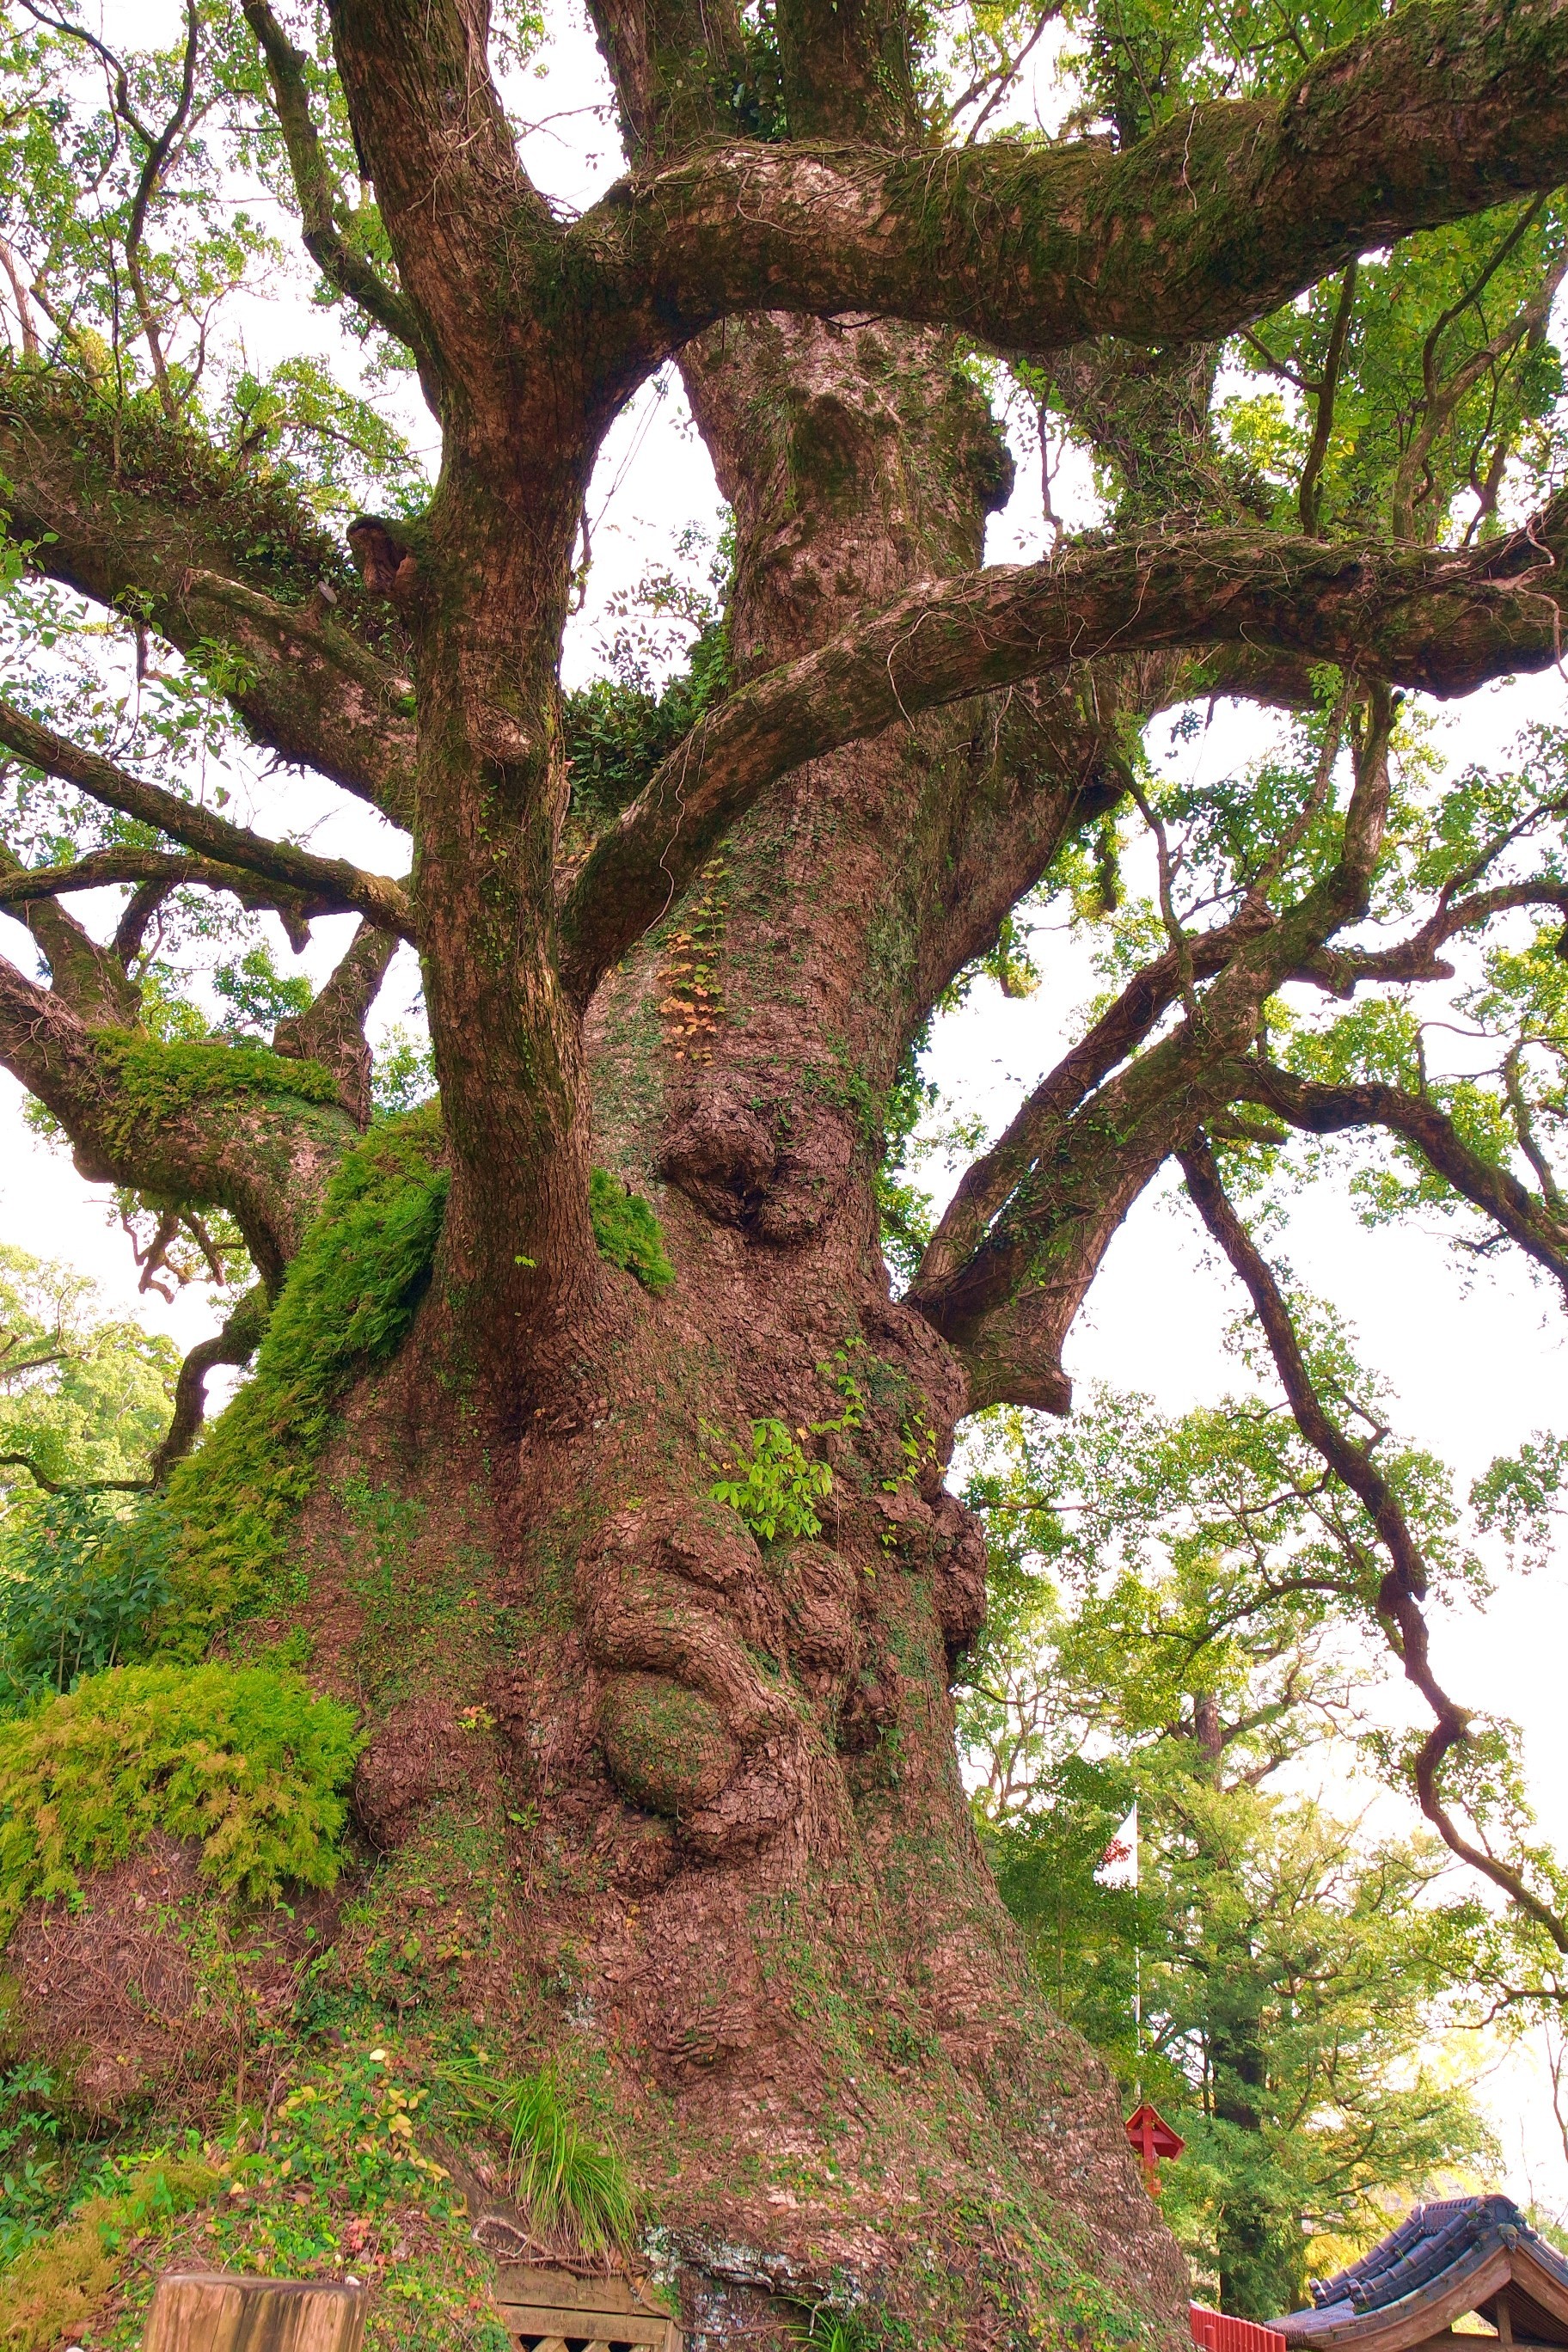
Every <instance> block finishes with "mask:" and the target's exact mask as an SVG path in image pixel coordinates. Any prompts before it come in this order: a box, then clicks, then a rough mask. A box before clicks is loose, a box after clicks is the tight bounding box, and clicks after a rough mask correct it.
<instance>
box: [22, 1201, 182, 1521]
mask: <svg viewBox="0 0 1568 2352" xmlns="http://www.w3.org/2000/svg"><path fill="white" fill-rule="evenodd" d="M178 1370H179V1356H178V1351H177V1350H176V1349H175V1348H174V1344H173V1342H172V1341H171V1340H169V1339H164V1338H163V1337H162V1336H160V1335H158V1334H155V1333H153V1332H150V1331H146V1330H143V1328H142V1326H141V1325H140V1324H139V1323H135V1322H132V1321H131V1320H130V1319H129V1318H124V1317H121V1316H109V1315H105V1314H104V1313H103V1311H102V1307H101V1304H100V1297H99V1294H98V1292H97V1290H96V1289H95V1288H94V1286H93V1285H92V1284H91V1283H90V1282H89V1281H87V1280H86V1279H85V1278H84V1277H83V1276H80V1275H79V1274H77V1273H74V1272H73V1271H72V1270H71V1269H70V1268H69V1267H67V1266H63V1265H48V1264H46V1263H44V1262H43V1261H42V1260H40V1259H37V1258H35V1257H32V1256H29V1255H28V1254H27V1253H26V1251H24V1250H18V1249H10V1248H5V1247H4V1246H0V1457H5V1456H9V1457H11V1458H10V1459H8V1460H7V1459H0V1530H3V1532H0V1557H3V1556H4V1545H5V1542H6V1541H7V1540H9V1538H11V1537H12V1536H13V1535H14V1534H15V1533H16V1531H17V1530H18V1529H19V1528H21V1527H22V1526H23V1525H25V1523H26V1520H27V1518H28V1517H30V1515H32V1514H33V1513H34V1512H36V1511H37V1509H38V1508H39V1507H41V1503H42V1490H41V1488H40V1486H39V1484H38V1479H39V1478H40V1477H42V1478H43V1479H46V1480H47V1481H48V1482H49V1483H50V1484H52V1485H55V1486H60V1485H80V1484H86V1485H89V1486H90V1485H91V1484H92V1482H93V1481H95V1480H99V1479H113V1478H137V1477H141V1476H142V1475H145V1472H146V1467H147V1462H148V1457H149V1456H150V1454H151V1453H152V1451H153V1447H154V1446H155V1445H156V1444H157V1443H158V1441H159V1439H160V1438H161V1437H162V1436H163V1431H164V1429H165V1428H166V1427H167V1425H168V1419H169V1410H170V1404H171V1401H172V1397H173V1392H174V1380H175V1376H176V1374H177V1373H178Z"/></svg>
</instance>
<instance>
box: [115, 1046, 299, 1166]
mask: <svg viewBox="0 0 1568 2352" xmlns="http://www.w3.org/2000/svg"><path fill="white" fill-rule="evenodd" d="M99 1051H100V1055H101V1057H102V1059H103V1060H104V1061H105V1062H106V1063H107V1064H108V1066H110V1069H112V1071H113V1072H114V1075H115V1076H116V1077H117V1078H118V1079H119V1081H120V1097H119V1100H118V1101H117V1102H116V1103H115V1105H114V1106H113V1107H112V1108H110V1111H109V1113H108V1115H107V1118H106V1125H107V1128H108V1131H109V1134H110V1140H111V1141H117V1142H120V1143H121V1144H122V1145H123V1144H124V1143H126V1142H127V1141H128V1140H129V1139H130V1138H131V1137H132V1135H133V1134H134V1133H135V1132H136V1130H137V1129H140V1128H141V1127H142V1125H143V1123H144V1122H145V1123H149V1124H153V1125H156V1124H162V1123H163V1122H166V1121H167V1120H169V1119H172V1118H178V1117H179V1116H180V1114H181V1113H182V1112H184V1111H187V1110H189V1109H191V1108H193V1106H194V1105H195V1104H197V1103H203V1102H212V1101H215V1100H222V1099H224V1098H231V1099H232V1098H235V1097H239V1096H243V1095H293V1096H296V1097H298V1098H299V1099H300V1101H302V1102H310V1103H335V1102H336V1101H337V1098H338V1087H337V1081H336V1079H335V1078H334V1077H333V1076H332V1074H331V1071H330V1070H326V1069H323V1068H322V1066H321V1063H320V1062H303V1061H294V1060H291V1059H290V1058H289V1056H288V1055H284V1054H274V1053H273V1052H272V1051H271V1050H270V1049H269V1048H268V1046H265V1045H227V1044H224V1043H221V1042H220V1041H218V1040H217V1039H216V1038H215V1039H212V1040H210V1041H209V1040H207V1039H205V1038H187V1039H185V1040H184V1041H183V1042H180V1043H177V1044H174V1045H161V1044H159V1043H158V1042H157V1040H156V1039H154V1038H151V1037H139V1036H137V1035H135V1034H133V1033H132V1032H131V1031H129V1030H128V1031H125V1032H124V1033H122V1034H113V1033H107V1034H103V1035H102V1036H101V1038H100V1045H99Z"/></svg>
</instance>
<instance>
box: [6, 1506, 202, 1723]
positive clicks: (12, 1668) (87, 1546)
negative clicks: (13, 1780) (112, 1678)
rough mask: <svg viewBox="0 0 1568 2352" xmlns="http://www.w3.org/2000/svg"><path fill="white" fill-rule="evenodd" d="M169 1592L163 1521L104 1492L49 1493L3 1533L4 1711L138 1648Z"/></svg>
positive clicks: (97, 1671)
mask: <svg viewBox="0 0 1568 2352" xmlns="http://www.w3.org/2000/svg"><path fill="white" fill-rule="evenodd" d="M168 1597H169V1575H168V1561H167V1559H166V1557H165V1548H164V1529H163V1526H162V1524H161V1522H160V1521H159V1520H158V1519H157V1518H155V1517H151V1516H142V1517H133V1518H132V1520H131V1521H130V1522H129V1523H128V1522H127V1519H126V1516H125V1514H124V1512H123V1510H122V1509H117V1508H116V1507H115V1506H114V1505H113V1504H112V1503H110V1501H109V1500H108V1499H107V1498H106V1497H105V1496H100V1495H91V1494H80V1493H66V1494H63V1495H52V1496H47V1497H46V1498H45V1500H44V1501H43V1502H42V1503H41V1504H40V1505H39V1506H38V1507H37V1509H36V1510H34V1511H33V1512H31V1513H30V1514H29V1515H28V1516H27V1517H26V1518H25V1519H23V1520H22V1521H21V1523H20V1525H19V1526H16V1527H15V1528H12V1529H10V1530H9V1531H8V1532H7V1534H6V1536H5V1539H4V1540H3V1541H0V1716H4V1715H5V1714H8V1713H14V1712H15V1711H16V1709H17V1708H19V1707H21V1706H25V1705H26V1703H27V1701H28V1700H30V1699H32V1698H35V1697H37V1696H39V1695H40V1694H41V1693H45V1692H55V1691H58V1692H64V1691H69V1690H73V1689H74V1688H75V1686H76V1685H77V1684H78V1682H79V1681H80V1680H81V1679H82V1677H83V1676H84V1675H98V1674H102V1673H104V1672H105V1671H106V1670H107V1669H108V1668H109V1667H110V1666H115V1665H119V1664H122V1663H123V1662H124V1661H125V1660H126V1659H128V1658H132V1657H134V1656H136V1654H138V1651H139V1649H140V1646H141V1643H142V1635H143V1633H144V1631H145V1628H146V1625H147V1622H148V1620H149V1619H150V1618H151V1617H152V1616H153V1612H154V1611H156V1610H157V1609H159V1608H161V1607H162V1605H163V1602H164V1601H166V1600H167V1599H168Z"/></svg>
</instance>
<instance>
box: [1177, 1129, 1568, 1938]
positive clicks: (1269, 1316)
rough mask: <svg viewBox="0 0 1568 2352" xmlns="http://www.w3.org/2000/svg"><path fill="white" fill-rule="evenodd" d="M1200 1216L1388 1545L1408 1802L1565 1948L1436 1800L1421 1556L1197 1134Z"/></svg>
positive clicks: (1452, 1733) (1453, 1723)
mask: <svg viewBox="0 0 1568 2352" xmlns="http://www.w3.org/2000/svg"><path fill="white" fill-rule="evenodd" d="M1177 1156H1178V1158H1179V1159H1180V1160H1181V1164H1182V1172H1183V1174H1184V1176H1185V1178H1186V1181H1187V1190H1188V1192H1190V1193H1191V1195H1192V1198H1193V1201H1194V1205H1195V1206H1196V1208H1197V1211H1198V1213H1199V1215H1200V1216H1201V1217H1202V1218H1203V1221H1204V1223H1205V1225H1206V1226H1207V1227H1208V1230H1209V1232H1210V1233H1211V1234H1213V1236H1214V1238H1215V1241H1216V1242H1217V1243H1218V1244H1219V1246H1220V1248H1221V1249H1222V1250H1223V1251H1224V1252H1225V1255H1226V1257H1227V1258H1228V1259H1229V1261H1230V1263H1231V1265H1232V1266H1233V1267H1234V1268H1235V1270H1236V1272H1237V1275H1238V1276H1239V1277H1240V1279H1241V1282H1242V1284H1243V1286H1244V1287H1245V1288H1246V1290H1247V1295H1248V1297H1250V1298H1251V1300H1252V1304H1253V1308H1254V1310H1255V1312H1256V1314H1257V1316H1258V1322H1259V1323H1260V1324H1261V1325H1262V1327H1263V1331H1264V1335H1265V1337H1266V1338H1267V1339H1268V1347H1269V1352H1270V1354H1271V1355H1272V1356H1273V1358H1274V1362H1275V1367H1276V1369H1277V1370H1278V1371H1279V1378H1280V1381H1281V1383H1282V1384H1283V1387H1284V1390H1285V1394H1286V1397H1287V1400H1288V1401H1289V1406H1290V1411H1291V1412H1292V1414H1293V1415H1294V1417H1295V1421H1296V1426H1297V1427H1298V1428H1299V1429H1300V1432H1301V1434H1302V1436H1303V1437H1304V1438H1305V1439H1306V1440H1307V1443H1308V1444H1310V1445H1312V1446H1314V1447H1316V1449H1317V1451H1318V1452H1319V1453H1320V1454H1321V1455H1322V1457H1323V1460H1324V1461H1325V1462H1326V1463H1327V1464H1328V1465H1329V1467H1330V1469H1331V1471H1332V1472H1333V1474H1334V1475H1335V1476H1336V1477H1337V1478H1339V1479H1340V1480H1341V1481H1342V1483H1343V1484H1344V1485H1345V1486H1348V1487H1349V1488H1350V1490H1351V1492H1352V1495H1354V1496H1356V1497H1357V1499H1358V1500H1359V1502H1360V1503H1361V1504H1362V1506H1363V1508H1364V1510H1365V1511H1366V1514H1367V1517H1369V1518H1370V1519H1371V1521H1372V1523H1373V1527H1374V1528H1376V1530H1377V1534H1378V1538H1379V1540H1380V1541H1381V1542H1382V1544H1383V1546H1384V1549H1385V1550H1386V1552H1387V1554H1388V1558H1389V1561H1390V1566H1389V1569H1388V1571H1387V1573H1386V1575H1385V1576H1384V1578H1383V1580H1382V1582H1381V1584H1380V1586H1379V1588H1378V1593H1377V1602H1376V1606H1377V1613H1378V1616H1379V1618H1380V1620H1381V1621H1382V1623H1383V1627H1384V1633H1385V1634H1386V1635H1387V1638H1388V1643H1389V1646H1390V1648H1391V1649H1392V1650H1393V1651H1394V1655H1395V1656H1396V1657H1397V1658H1398V1660H1399V1662H1400V1664H1401V1665H1402V1666H1403V1668H1404V1670H1405V1678H1406V1680H1407V1681H1408V1682H1410V1683H1411V1684H1413V1685H1414V1686H1415V1689H1416V1690H1417V1691H1419V1692H1420V1694H1421V1696H1422V1697H1423V1698H1424V1699H1425V1700H1426V1705H1427V1706H1428V1707H1429V1708H1430V1709H1431V1712H1432V1715H1433V1717H1434V1723H1433V1727H1432V1730H1431V1731H1430V1732H1429V1734H1428V1735H1427V1737H1426V1739H1425V1740H1424V1741H1423V1742H1422V1745H1421V1748H1420V1749H1419V1750H1418V1752H1417V1754H1416V1757H1415V1769H1414V1779H1415V1795H1416V1801H1417V1802H1418V1803H1419V1805H1420V1807H1421V1811H1422V1812H1423V1813H1424V1814H1425V1816H1426V1819H1427V1821H1429V1822H1431V1824H1432V1826H1433V1828H1434V1829H1435V1830H1436V1832H1437V1834H1438V1836H1439V1837H1440V1838H1441V1839H1442V1841H1443V1843H1444V1844H1445V1845H1446V1846H1447V1848H1448V1850H1449V1852H1450V1853H1455V1854H1457V1855H1458V1858H1459V1859H1460V1861H1461V1862H1468V1864H1470V1866H1471V1867H1472V1869H1475V1870H1479V1872H1480V1873H1481V1874H1482V1876H1483V1877H1485V1878H1488V1879H1489V1880H1490V1881H1491V1883H1492V1885H1494V1886H1497V1887H1499V1888H1500V1889H1501V1891H1502V1892H1503V1893H1504V1894H1505V1895H1507V1896H1508V1897H1509V1900H1510V1902H1511V1903H1513V1904H1514V1905H1515V1906H1517V1907H1518V1909H1519V1910H1521V1912H1523V1913H1524V1915H1525V1916H1526V1917H1527V1918H1530V1919H1532V1920H1533V1921H1534V1922H1535V1924H1536V1926H1537V1927H1541V1928H1542V1929H1544V1931H1545V1933H1546V1934H1547V1935H1548V1936H1549V1937H1551V1938H1552V1943H1553V1944H1554V1945H1555V1946H1556V1947H1557V1949H1558V1950H1559V1951H1560V1952H1564V1953H1568V1922H1565V1921H1564V1920H1563V1919H1562V1918H1560V1917H1559V1916H1558V1915H1557V1913H1556V1912H1555V1911H1553V1910H1552V1907H1551V1906H1550V1905H1549V1904H1546V1903H1544V1902H1542V1899H1541V1897H1540V1896H1539V1895H1537V1894H1536V1893H1535V1891H1534V1890H1533V1888H1532V1887H1531V1885H1529V1883H1528V1881H1527V1880H1526V1878H1525V1876H1524V1874H1523V1872H1522V1871H1521V1870H1520V1869H1518V1868H1516V1867H1515V1866H1514V1865H1513V1864H1511V1863H1508V1862H1505V1861H1503V1860H1501V1859H1500V1857H1499V1856H1498V1855H1496V1854H1494V1853H1491V1852H1489V1849H1488V1848H1487V1847H1485V1846H1483V1845H1479V1844H1478V1843H1476V1840H1475V1838H1474V1837H1469V1836H1467V1835H1466V1833H1465V1832H1464V1830H1463V1829H1462V1828H1461V1827H1460V1825H1459V1823H1458V1822H1457V1821H1456V1820H1455V1818H1454V1816H1453V1814H1452V1812H1451V1811H1449V1809H1448V1806H1447V1803H1446V1802H1445V1801H1444V1798H1443V1793H1442V1790H1441V1786H1440V1780H1439V1776H1440V1773H1441V1770H1442V1767H1443V1764H1444V1761H1445V1759H1447V1757H1448V1756H1449V1755H1450V1754H1451V1753H1452V1751H1453V1750H1454V1749H1455V1748H1461V1747H1463V1746H1464V1745H1465V1744H1466V1742H1467V1741H1468V1738H1469V1737H1470V1731H1469V1722H1470V1718H1469V1717H1468V1715H1467V1713H1466V1712H1465V1710H1464V1708H1463V1707H1461V1706H1459V1705H1458V1702H1457V1701H1456V1700H1454V1699H1452V1698H1450V1697H1449V1696H1448V1694H1447V1691H1446V1690H1445V1689H1444V1688H1443V1686H1442V1685H1441V1684H1440V1683H1439V1682H1438V1680H1437V1678H1436V1674H1435V1673H1434V1672H1433V1668H1432V1662H1431V1649H1430V1643H1429V1642H1428V1639H1427V1633H1426V1618H1425V1617H1424V1616H1423V1614H1422V1611H1421V1603H1422V1601H1424V1600H1425V1598H1426V1586H1427V1574H1426V1561H1425V1559H1423V1558H1422V1556H1421V1552H1420V1549H1419V1547H1418V1546H1417V1544H1416V1542H1415V1538H1414V1537H1413V1536H1412V1534H1411V1532H1410V1527H1409V1522H1408V1521H1407V1519H1406V1518H1405V1512H1404V1510H1403V1508H1402V1507H1401V1505H1400V1502H1399V1498H1398V1496H1397V1495H1396V1494H1395V1493H1394V1488H1393V1487H1392V1486H1390V1484H1389V1482H1388V1480H1387V1479H1386V1478H1385V1477H1384V1475H1383V1473H1382V1471H1381V1470H1379V1468H1378V1467H1377V1465H1376V1464H1375V1462H1374V1461H1373V1458H1372V1454H1371V1451H1370V1449H1369V1448H1366V1447H1363V1446H1360V1445H1357V1444H1353V1443H1352V1440H1351V1439H1350V1438H1349V1437H1347V1436H1346V1435H1345V1433H1344V1432H1343V1431H1342V1429H1341V1428H1340V1427H1339V1426H1338V1424H1337V1423H1335V1422H1334V1420H1333V1419H1332V1418H1331V1415H1330V1414H1329V1413H1328V1412H1326V1411H1325V1410H1324V1407H1323V1404H1322V1402H1321V1399H1320V1397H1319V1395H1318V1393H1317V1390H1316V1388H1315V1387H1314V1385H1313V1382H1312V1377H1311V1374H1310V1370H1308V1367H1307V1362H1306V1360H1305V1358H1304V1357H1303V1355H1302V1353H1301V1347H1300V1340H1299V1339H1297V1337H1296V1328H1295V1325H1294V1323H1293V1322H1292V1320H1291V1318H1290V1310H1289V1307H1287V1305H1286V1303H1285V1299H1284V1297H1283V1294H1282V1293H1281V1291H1280V1289H1279V1284H1278V1283H1277V1282H1276V1281H1275V1279H1274V1276H1273V1274H1272V1272H1271V1270H1270V1269H1269V1267H1268V1265H1266V1264H1265V1262H1264V1260H1263V1258H1262V1256H1261V1255H1260V1254H1259V1253H1258V1250H1257V1249H1256V1247H1255V1246H1254V1244H1253V1242H1252V1237H1251V1235H1250V1234H1248V1233H1247V1228H1246V1226H1245V1225H1244V1224H1243V1223H1242V1222H1241V1219H1240V1218H1239V1217H1238V1216H1237V1213H1236V1211H1235V1209H1234V1208H1233V1207H1232V1205H1231V1202H1230V1201H1229V1199H1228V1198H1227V1196H1226V1191H1225V1187H1224V1185H1223V1183H1222V1182H1221V1181H1220V1174H1219V1170H1218V1168H1217V1166H1216V1165H1215V1158H1214V1154H1213V1152H1212V1151H1211V1150H1210V1149H1209V1147H1208V1144H1207V1142H1206V1140H1205V1139H1204V1137H1203V1136H1202V1135H1201V1134H1199V1135H1197V1136H1195V1137H1194V1139H1193V1140H1192V1141H1191V1142H1190V1143H1189V1144H1188V1145H1187V1146H1186V1147H1185V1148H1184V1150H1182V1151H1181V1152H1180V1153H1179V1154H1178V1155H1177Z"/></svg>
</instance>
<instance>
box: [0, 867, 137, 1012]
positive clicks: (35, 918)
mask: <svg viewBox="0 0 1568 2352" xmlns="http://www.w3.org/2000/svg"><path fill="white" fill-rule="evenodd" d="M18 876H21V877H24V878H27V877H26V867H25V866H23V865H22V863H21V861H20V860H19V859H18V858H16V857H15V856H13V855H12V853H11V851H10V849H9V848H8V847H7V846H6V845H5V843H4V842H0V907H5V906H8V905H12V904H15V905H17V906H19V907H20V908H22V912H21V913H19V914H18V916H17V918H16V919H17V920H18V922H20V923H21V924H22V925H23V927H24V928H25V929H26V931H27V932H28V934H29V936H30V937H31V938H32V940H33V941H34V943H35V945H36V946H37V948H38V949H39V950H41V951H42V953H43V956H44V959H45V961H47V964H48V967H49V978H50V980H51V981H52V982H53V983H54V986H55V990H56V992H57V993H58V996H59V997H60V999H61V1001H62V1003H67V1004H68V1005H69V1006H70V1007H71V1010H72V1011H73V1012H74V1013H79V1015H80V1016H81V1018H82V1019H83V1020H84V1021H86V1022H89V1023H95V1022H104V1023H108V1024H110V1025H112V1024H116V1023H128V1022H132V1021H134V1020H135V1018H136V1015H137V1013H138V1011H139V1010H140V1006H141V1001H142V1000H141V992H140V991H139V990H138V989H137V987H136V986H135V984H134V982H132V981H130V980H128V979H127V978H126V974H125V965H124V962H123V961H121V957H120V955H119V954H118V952H117V951H116V950H115V949H114V948H105V947H100V945H99V943H98V941H97V940H95V939H94V938H93V936H92V934H91V932H90V931H89V930H88V929H86V928H85V927H84V926H83V925H82V924H80V923H79V922H78V921H77V919H76V917H75V916H74V915H72V914H68V912H67V911H66V909H65V908H63V907H60V906H57V905H56V904H55V901H54V897H53V894H52V893H47V894H45V895H43V896H41V897H39V898H31V897H30V895H26V894H25V893H23V892H21V891H14V890H13V889H12V887H10V886H11V885H13V884H14V883H15V882H16V877H18Z"/></svg>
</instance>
